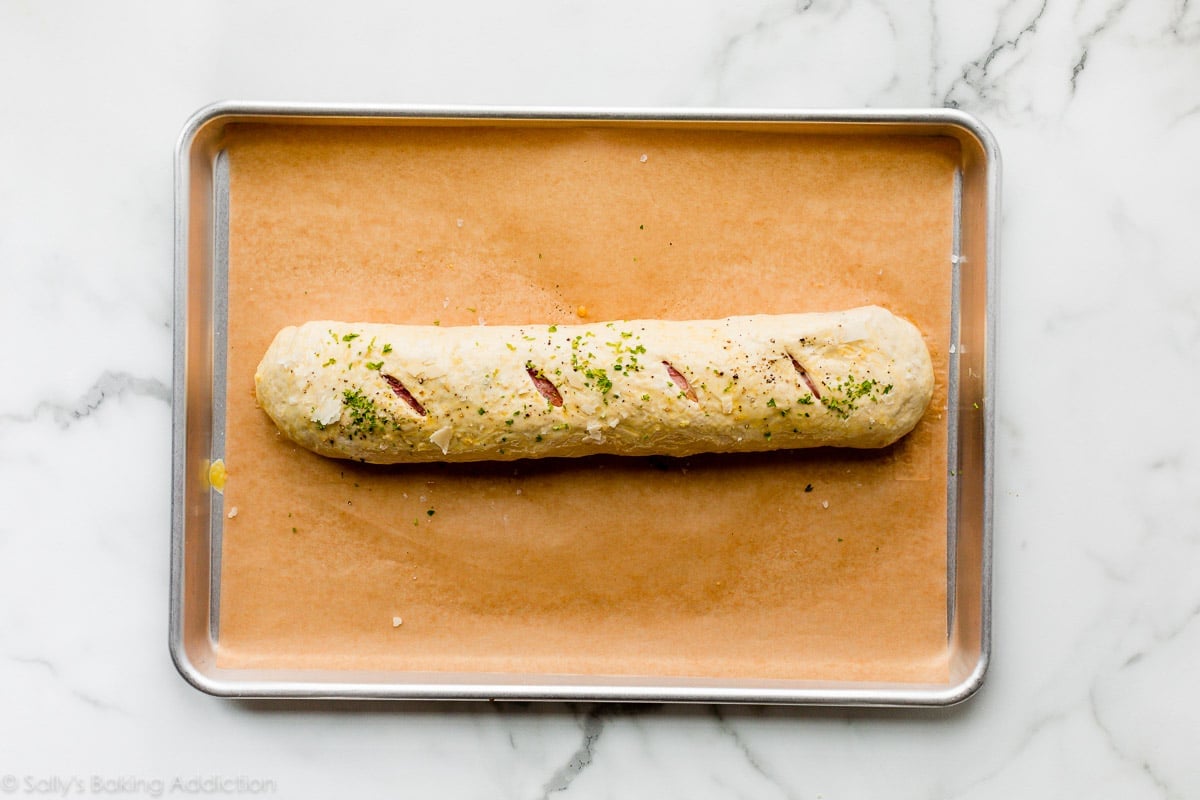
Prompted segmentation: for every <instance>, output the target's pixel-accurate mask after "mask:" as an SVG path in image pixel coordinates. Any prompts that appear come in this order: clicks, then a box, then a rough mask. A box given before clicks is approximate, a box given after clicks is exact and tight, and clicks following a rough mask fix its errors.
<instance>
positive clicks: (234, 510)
mask: <svg viewBox="0 0 1200 800" xmlns="http://www.w3.org/2000/svg"><path fill="white" fill-rule="evenodd" d="M237 512H238V507H237V506H234V507H233V508H231V509H229V513H228V514H226V515H225V516H227V517H229V518H230V519H233V518H234V517H236V516H237Z"/></svg>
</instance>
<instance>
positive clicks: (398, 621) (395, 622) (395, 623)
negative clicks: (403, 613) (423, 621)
mask: <svg viewBox="0 0 1200 800" xmlns="http://www.w3.org/2000/svg"><path fill="white" fill-rule="evenodd" d="M402 624H404V620H402V619H400V618H399V617H392V627H393V628H399V627H400V626H401V625H402Z"/></svg>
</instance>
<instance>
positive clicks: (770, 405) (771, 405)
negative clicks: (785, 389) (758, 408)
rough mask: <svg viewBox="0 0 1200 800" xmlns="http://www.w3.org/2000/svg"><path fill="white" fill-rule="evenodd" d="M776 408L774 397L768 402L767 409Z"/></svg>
mask: <svg viewBox="0 0 1200 800" xmlns="http://www.w3.org/2000/svg"><path fill="white" fill-rule="evenodd" d="M774 407H775V398H774V397H772V398H771V399H770V400H768V401H767V408H774Z"/></svg>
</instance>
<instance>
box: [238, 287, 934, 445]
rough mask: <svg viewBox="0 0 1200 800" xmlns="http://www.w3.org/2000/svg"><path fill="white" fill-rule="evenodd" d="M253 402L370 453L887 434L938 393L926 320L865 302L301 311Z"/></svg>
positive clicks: (280, 421)
mask: <svg viewBox="0 0 1200 800" xmlns="http://www.w3.org/2000/svg"><path fill="white" fill-rule="evenodd" d="M255 384H256V387H257V393H258V401H259V404H260V405H261V406H262V408H263V410H264V411H266V413H267V414H268V415H269V416H270V417H271V419H272V420H274V421H275V424H276V425H277V426H278V427H279V430H280V431H282V432H283V434H284V435H286V436H287V437H288V438H289V439H291V440H292V441H294V442H296V443H297V444H300V445H302V446H303V447H306V448H308V449H309V450H313V451H315V452H317V453H320V454H321V455H325V456H331V457H334V458H348V459H354V460H358V461H366V462H370V463H375V464H394V463H404V462H421V461H480V460H512V459H519V458H540V457H545V456H586V455H593V454H597V453H614V454H620V455H652V454H658V455H667V456H685V455H692V454H695V453H705V452H712V453H725V452H747V451H758V450H775V449H783V448H798V447H818V446H824V445H833V446H838V447H863V448H871V447H884V446H886V445H889V444H891V443H892V442H895V441H896V440H897V439H899V438H900V437H901V436H903V435H904V434H906V433H908V432H909V431H910V430H912V428H913V426H915V425H916V424H917V421H918V420H920V418H921V416H922V414H924V413H925V409H926V407H927V406H928V405H929V401H930V397H931V395H932V393H933V367H932V364H931V362H930V358H929V351H928V349H927V348H926V346H925V343H924V340H923V339H922V337H921V333H920V331H918V330H917V328H916V327H914V326H913V325H912V324H911V323H909V322H907V321H905V320H903V319H901V318H899V317H897V316H895V315H893V314H892V313H890V312H889V311H887V310H885V309H882V308H878V307H875V306H868V307H864V308H856V309H852V310H849V311H841V312H834V313H811V314H784V315H757V316H744V317H729V318H727V319H721V320H704V321H683V322H678V321H666V320H632V321H614V322H599V323H593V324H587V325H557V326H556V325H522V326H486V327H484V326H470V327H445V328H443V327H437V326H416V325H381V324H370V323H345V322H308V323H306V324H304V325H301V326H299V327H289V328H284V329H283V330H282V331H280V332H279V334H278V335H277V336H276V337H275V340H274V341H273V342H272V343H271V346H270V348H269V349H268V350H267V353H266V355H265V356H264V357H263V360H262V363H261V364H260V365H259V367H258V372H257V374H256V375H255Z"/></svg>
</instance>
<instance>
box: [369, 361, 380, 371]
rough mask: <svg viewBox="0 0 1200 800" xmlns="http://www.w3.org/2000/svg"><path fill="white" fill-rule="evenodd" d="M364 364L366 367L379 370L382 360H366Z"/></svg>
mask: <svg viewBox="0 0 1200 800" xmlns="http://www.w3.org/2000/svg"><path fill="white" fill-rule="evenodd" d="M366 366H367V369H373V370H375V371H379V370H381V369H383V362H382V361H368V362H367V365H366Z"/></svg>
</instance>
